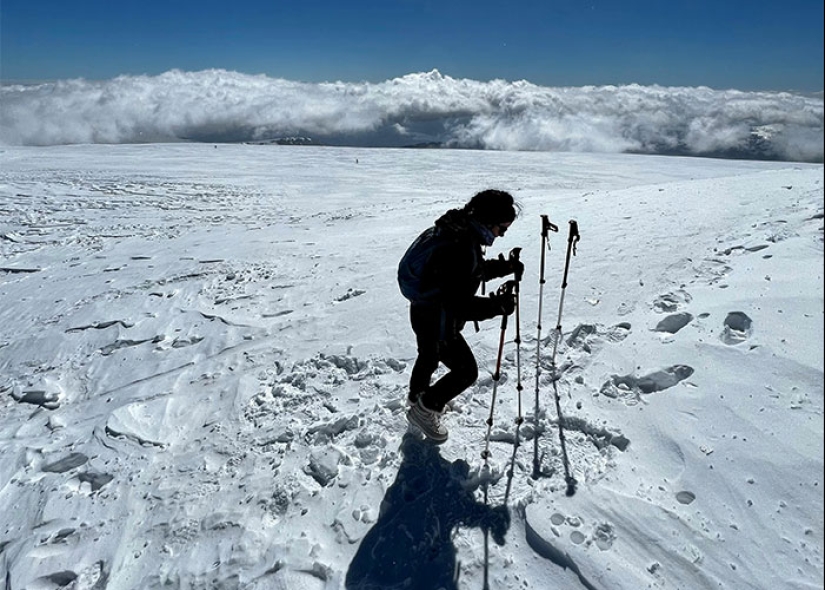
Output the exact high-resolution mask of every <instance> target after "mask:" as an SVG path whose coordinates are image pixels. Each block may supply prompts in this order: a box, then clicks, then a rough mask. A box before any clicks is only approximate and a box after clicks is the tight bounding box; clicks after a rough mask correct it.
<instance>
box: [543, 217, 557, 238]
mask: <svg viewBox="0 0 825 590" xmlns="http://www.w3.org/2000/svg"><path fill="white" fill-rule="evenodd" d="M548 231H559V226H557V225H556V224H554V223H550V219H549V218H548V217H547V215H542V216H541V237H543V238H546V237H547V232H548Z"/></svg>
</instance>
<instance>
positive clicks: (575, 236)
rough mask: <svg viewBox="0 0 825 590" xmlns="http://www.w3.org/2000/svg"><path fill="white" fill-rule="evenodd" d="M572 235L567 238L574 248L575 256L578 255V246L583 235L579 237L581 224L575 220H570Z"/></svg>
mask: <svg viewBox="0 0 825 590" xmlns="http://www.w3.org/2000/svg"><path fill="white" fill-rule="evenodd" d="M569 223H570V233H569V235H568V236H567V241H568V242H569V243H570V244H571V245H572V247H573V256H575V255H576V244H577V243H578V241H579V240H580V239H581V235H579V224H578V223H577V222H576V220H575V219H571V220H570V222H569Z"/></svg>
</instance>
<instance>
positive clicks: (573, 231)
mask: <svg viewBox="0 0 825 590" xmlns="http://www.w3.org/2000/svg"><path fill="white" fill-rule="evenodd" d="M579 239H580V236H579V225H578V224H577V223H576V222H575V221H574V220H572V219H571V220H570V232H569V234H568V237H567V255H566V257H565V261H564V277H563V278H562V283H561V297H560V298H559V319H558V321H557V322H556V334H555V341H554V343H553V356H552V357H551V360H550V366H551V367H552V369H553V394H554V396H555V398H556V416H557V417H558V420H559V443H560V444H561V456H562V461H563V463H564V480H565V481H566V482H567V495H568V496H572V495H573V494H575V493H576V483H577V482H576V479H575V478H574V477H573V476H572V475H570V463H569V461H568V460H567V446H566V444H565V441H564V418H563V417H562V415H561V402H560V401H559V388H558V382H559V374H558V369H557V367H556V351H557V350H558V345H559V340H561V334H562V332H561V314H562V310H563V308H564V292H565V289H566V288H567V272H568V270H569V269H570V256H571V254H572V255H573V256H575V255H576V244H577V243H578V241H579Z"/></svg>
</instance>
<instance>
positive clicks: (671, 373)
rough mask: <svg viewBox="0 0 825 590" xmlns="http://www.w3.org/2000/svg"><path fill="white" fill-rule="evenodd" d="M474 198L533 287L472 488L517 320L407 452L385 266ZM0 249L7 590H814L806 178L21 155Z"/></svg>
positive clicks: (553, 157) (553, 156) (511, 160)
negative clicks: (546, 226)
mask: <svg viewBox="0 0 825 590" xmlns="http://www.w3.org/2000/svg"><path fill="white" fill-rule="evenodd" d="M490 187H496V188H502V189H505V190H509V191H511V192H513V194H514V195H515V196H516V197H517V199H518V200H519V202H520V203H521V205H522V207H523V212H522V215H521V217H520V218H519V219H518V220H517V221H516V223H515V224H514V225H513V227H512V229H511V230H510V231H509V232H508V233H507V236H506V237H505V238H502V239H500V240H498V241H497V243H496V244H494V246H493V247H491V248H490V249H489V251H488V253H487V254H488V256H496V255H498V253H504V254H505V255H506V254H507V253H508V252H509V251H510V250H511V249H512V248H514V247H521V248H523V250H522V260H523V261H524V263H525V265H526V269H527V270H526V273H525V277H524V281H523V282H522V285H521V295H520V304H521V305H520V310H519V311H520V313H519V318H520V326H519V328H520V330H519V332H520V334H521V345H520V346H517V345H516V343H515V341H514V336H515V329H514V328H515V326H514V325H515V321H514V320H512V321H511V322H510V323H509V324H508V331H507V333H506V342H505V348H504V359H503V365H502V373H503V374H502V378H501V381H500V382H499V383H498V386H497V399H498V402H499V403H498V404H497V407H496V412H495V420H494V425H493V428H492V436H491V442H490V448H491V451H492V453H491V457H490V458H489V464H488V465H487V466H485V461H484V459H482V457H481V451H482V449H483V448H484V443H485V433H486V431H487V424H486V420H487V417H488V414H489V411H490V406H489V404H490V400H491V393H492V389H493V387H494V383H493V380H492V378H491V373H492V372H493V370H494V364H495V359H496V353H497V350H498V342H499V334H500V324H499V321H498V320H493V321H489V322H484V323H482V325H481V331H480V332H478V333H475V332H474V331H473V330H472V328H471V327H468V329H467V331H466V336H467V338H468V341H469V343H470V345H471V347H472V348H473V350H474V352H475V354H476V356H477V359H478V361H479V366H480V369H481V377H480V379H479V381H478V383H477V384H476V385H475V386H473V387H472V388H470V389H469V390H468V391H467V392H466V393H465V394H464V395H462V396H461V397H459V398H458V399H457V400H455V403H454V405H453V407H452V408H451V411H450V412H449V413H448V414H447V416H446V418H445V419H446V424H447V426H448V428H449V430H450V439H449V440H448V441H447V442H446V443H445V444H444V445H442V446H440V447H435V446H432V445H430V444H428V443H426V442H423V441H422V440H421V439H420V438H419V437H418V436H417V434H416V433H415V432H412V431H408V426H407V422H406V419H405V407H404V403H405V396H406V384H407V380H408V376H409V372H410V369H411V365H412V362H413V360H414V358H415V350H414V341H413V335H412V332H411V330H410V328H409V325H408V323H407V305H406V302H405V301H404V300H403V298H402V297H401V295H400V294H399V293H398V290H397V287H396V283H395V268H396V264H397V261H398V259H399V258H400V256H401V254H402V253H403V251H404V249H405V248H406V247H407V245H408V244H409V243H410V242H411V241H412V240H413V239H414V238H415V236H416V235H418V233H419V232H420V231H422V230H423V229H424V228H426V227H427V226H428V225H429V224H431V223H432V221H433V220H434V219H435V218H436V217H438V216H439V215H440V214H441V213H443V212H444V211H446V210H447V209H449V208H452V207H457V206H460V205H462V204H463V203H464V202H466V200H468V199H469V198H470V197H471V196H472V195H473V194H474V193H475V192H476V191H478V190H481V189H485V188H490ZM542 214H546V215H548V216H549V218H550V220H551V221H552V222H553V223H555V224H557V225H558V226H559V228H560V231H559V232H558V233H551V234H550V246H551V248H550V250H549V251H548V252H546V275H547V282H546V284H545V286H544V288H543V289H540V285H539V264H540V262H539V261H540V256H541V252H540V250H541V236H540V233H541V232H540V229H541V221H540V219H541V217H540V216H541V215H542ZM571 219H575V220H576V221H577V222H578V226H579V229H580V232H581V241H580V243H579V244H578V247H577V251H576V256H574V257H572V259H571V265H570V273H569V277H568V285H567V287H566V289H565V290H564V295H565V298H564V305H563V309H562V311H563V314H562V316H561V337H560V338H559V340H558V352H557V355H556V361H557V366H558V372H559V380H558V382H557V386H558V392H559V399H560V403H561V408H562V416H563V419H562V421H561V423H560V421H559V419H558V416H557V414H556V411H555V402H554V393H553V391H554V390H553V383H552V377H553V371H552V368H553V367H552V350H553V348H554V347H553V344H554V341H555V338H556V336H557V331H556V330H555V326H556V324H557V320H558V317H559V316H558V310H559V307H560V305H559V302H560V297H561V294H562V290H561V276H562V269H563V267H564V259H565V251H566V245H567V229H568V221H569V220H571ZM0 257H2V258H0V301H2V306H0V407H2V411H1V412H0V445H2V447H0V448H2V454H0V515H1V516H0V574H2V578H0V579H4V580H5V588H6V589H7V590H8V589H13V590H21V589H29V590H45V589H52V588H72V589H75V590H80V589H84V590H91V589H98V590H101V589H103V588H109V589H132V588H135V589H136V588H141V589H149V588H198V589H200V588H221V589H230V588H244V589H253V590H263V589H277V590H287V589H289V590H332V589H335V590H337V589H341V588H348V589H350V588H352V589H354V588H362V589H366V588H381V589H390V588H408V589H413V588H426V589H437V588H444V589H448V590H449V589H459V588H460V589H465V588H484V587H486V586H489V587H490V588H494V589H506V590H510V589H512V590H514V589H530V588H533V589H544V590H562V589H563V590H571V589H572V590H577V589H580V588H581V589H599V590H639V589H643V588H651V589H691V590H692V589H728V590H739V589H764V590H776V589H794V590H797V589H813V588H822V587H823V422H822V418H823V416H822V414H823V167H822V165H815V164H793V163H766V162H748V161H732V160H727V161H723V160H710V159H689V158H676V157H670V158H668V157H657V156H632V155H586V154H563V153H516V152H479V151H459V150H450V151H446V150H394V149H373V150H368V149H355V148H318V147H284V146H249V145H246V146H245V145H216V146H212V145H203V144H156V145H119V146H103V145H97V146H91V145H78V146H65V147H49V148H34V147H10V148H4V149H3V150H2V153H0ZM495 287H496V284H492V283H491V284H490V285H488V289H489V290H492V289H494V288H495ZM540 293H541V294H542V296H541V297H540V296H539V295H540ZM540 300H541V302H542V307H541V309H542V310H543V311H542V318H541V319H542V325H543V329H542V330H540V329H539V328H538V321H539V313H538V310H539V309H540V308H539V301H540ZM537 367H538V368H539V369H540V370H539V377H538V387H536V372H537ZM519 374H520V376H521V381H522V383H523V391H522V394H521V395H522V406H523V416H524V422H523V424H522V426H521V429H520V431H519V436H518V439H517V438H516V434H515V422H516V417H517V413H518V406H519V404H518V401H517V397H518V396H517V387H516V386H517V382H518V380H519V379H518V376H519ZM537 402H538V406H539V411H538V414H536V411H535V409H536V403H537ZM560 425H561V426H562V427H563V432H564V436H565V441H566V447H565V449H566V452H567V456H568V458H569V464H570V468H571V469H572V473H573V475H574V476H575V478H576V479H577V481H578V486H577V489H576V493H575V495H573V496H567V495H566V494H565V488H566V486H565V481H564V465H563V455H562V452H561V448H560V442H559V441H560V436H559V435H560V432H559V426H560ZM517 440H518V442H519V443H520V444H519V445H516V444H514V443H515V442H516V441H517ZM485 580H486V583H485Z"/></svg>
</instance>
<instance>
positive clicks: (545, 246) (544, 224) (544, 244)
mask: <svg viewBox="0 0 825 590" xmlns="http://www.w3.org/2000/svg"><path fill="white" fill-rule="evenodd" d="M551 231H555V232H557V231H559V228H558V226H556V225H554V224H552V223H550V220H549V219H548V218H547V215H542V216H541V264H540V266H539V318H538V334H537V335H536V411H535V415H534V416H533V419H534V420H535V427H536V433H535V435H534V437H533V479H538V478H539V475H540V472H541V470H540V469H539V436H538V434H539V378H540V377H541V310H542V302H543V300H544V283H545V280H544V258H545V250H549V249H550V243H549V241H548V236H547V234H548V232H551Z"/></svg>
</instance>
